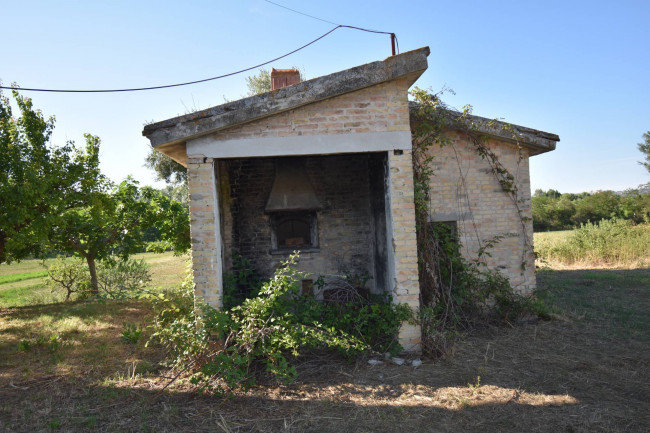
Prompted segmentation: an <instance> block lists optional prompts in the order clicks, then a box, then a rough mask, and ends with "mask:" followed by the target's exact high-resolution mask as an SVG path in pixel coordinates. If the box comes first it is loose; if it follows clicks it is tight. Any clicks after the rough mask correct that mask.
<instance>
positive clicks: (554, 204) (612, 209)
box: [532, 186, 650, 231]
mask: <svg viewBox="0 0 650 433" xmlns="http://www.w3.org/2000/svg"><path fill="white" fill-rule="evenodd" d="M532 209H533V229H534V230H535V231H549V230H567V229H572V228H576V227H579V226H580V225H582V224H585V223H587V222H598V221H601V220H603V219H612V218H621V219H626V220H630V221H632V222H634V223H636V224H639V223H643V222H650V187H649V186H645V187H640V188H638V189H629V190H626V191H624V192H621V193H618V192H614V191H598V192H594V193H588V192H583V193H580V194H571V193H565V194H562V193H560V192H559V191H556V190H554V189H549V190H548V191H544V190H541V189H538V190H536V191H535V193H534V194H533V197H532Z"/></svg>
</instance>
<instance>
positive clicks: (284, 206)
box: [264, 158, 322, 212]
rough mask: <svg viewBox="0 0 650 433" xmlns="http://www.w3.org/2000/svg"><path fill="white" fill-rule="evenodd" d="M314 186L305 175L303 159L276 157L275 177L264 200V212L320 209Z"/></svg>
mask: <svg viewBox="0 0 650 433" xmlns="http://www.w3.org/2000/svg"><path fill="white" fill-rule="evenodd" d="M321 207H322V206H321V203H320V201H319V200H318V197H316V192H315V191H314V187H313V186H312V184H311V181H310V180H309V176H307V171H306V170H305V164H304V160H301V159H298V158H282V159H278V160H277V161H276V164H275V179H274V180H273V187H272V188H271V194H269V199H268V201H267V202H266V208H265V209H264V210H265V211H266V212H287V211H306V210H317V209H320V208H321Z"/></svg>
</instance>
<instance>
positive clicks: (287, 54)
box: [0, 26, 344, 93]
mask: <svg viewBox="0 0 650 433" xmlns="http://www.w3.org/2000/svg"><path fill="white" fill-rule="evenodd" d="M341 27H344V26H336V27H334V28H333V29H332V30H330V31H329V32H327V33H324V34H323V35H321V36H319V37H317V38H316V39H314V40H313V41H311V42H309V43H307V44H305V45H303V46H302V47H300V48H296V49H295V50H293V51H290V52H288V53H286V54H283V55H281V56H280V57H276V58H275V59H272V60H268V61H266V62H264V63H260V64H259V65H255V66H251V67H249V68H246V69H241V70H239V71H235V72H230V73H228V74H223V75H218V76H216V77H211V78H204V79H202V80H195V81H187V82H185V83H177V84H166V85H163V86H151V87H134V88H130V89H102V90H69V89H38V88H29V87H19V88H16V89H15V90H20V91H29V92H51V93H116V92H138V91H142V90H157V89H168V88H170V87H181V86H189V85H190V84H198V83H205V82H206V81H213V80H218V79H220V78H226V77H230V76H233V75H237V74H241V73H242V72H248V71H251V70H253V69H257V68H259V67H262V66H265V65H268V64H269V63H272V62H275V61H276V60H280V59H284V58H285V57H287V56H290V55H291V54H294V53H297V52H298V51H300V50H302V49H305V48H307V47H308V46H310V45H311V44H313V43H316V42H318V41H320V40H321V39H323V38H324V37H325V36H327V35H329V34H330V33H332V32H333V31H335V30H337V29H339V28H341ZM0 89H10V90H11V89H14V88H13V87H10V86H0Z"/></svg>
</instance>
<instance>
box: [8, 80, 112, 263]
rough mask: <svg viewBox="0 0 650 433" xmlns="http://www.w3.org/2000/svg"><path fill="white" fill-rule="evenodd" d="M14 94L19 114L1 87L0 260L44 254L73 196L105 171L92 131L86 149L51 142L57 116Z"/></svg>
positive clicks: (72, 144)
mask: <svg viewBox="0 0 650 433" xmlns="http://www.w3.org/2000/svg"><path fill="white" fill-rule="evenodd" d="M12 93H13V97H14V100H15V102H16V105H17V107H18V110H19V115H17V116H14V114H13V112H12V107H11V104H10V100H9V98H6V97H4V96H3V95H2V93H1V92H0V155H1V157H0V263H1V262H11V261H14V260H20V259H23V258H25V257H28V256H30V255H36V256H39V255H41V254H43V253H44V252H45V251H46V244H47V240H48V235H49V232H50V229H51V227H52V226H53V225H55V224H57V223H58V221H59V220H60V218H61V214H62V213H63V212H65V210H66V209H67V208H69V207H70V206H74V205H75V204H74V203H73V202H70V201H69V200H68V197H70V196H71V194H72V193H73V192H75V191H77V190H79V188H82V187H84V186H85V185H89V184H92V183H93V182H94V179H95V178H97V176H99V159H98V157H97V153H96V152H97V151H98V148H96V147H95V146H94V142H93V138H92V137H91V136H87V137H86V140H87V143H86V149H85V150H78V149H76V148H75V146H74V143H72V142H68V143H66V144H65V145H64V146H61V147H55V146H53V145H51V144H50V137H51V135H52V131H53V129H54V117H49V118H45V117H44V116H43V114H42V113H41V111H40V110H36V109H34V107H33V105H32V101H31V99H29V98H25V97H22V96H21V95H20V94H19V93H18V92H17V91H16V90H14V91H13V92H12Z"/></svg>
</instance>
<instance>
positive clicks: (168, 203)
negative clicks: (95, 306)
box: [48, 142, 190, 294]
mask: <svg viewBox="0 0 650 433" xmlns="http://www.w3.org/2000/svg"><path fill="white" fill-rule="evenodd" d="M97 144H99V142H97ZM76 195H77V197H75V198H73V200H72V201H73V202H74V203H76V205H75V206H70V207H69V208H68V209H67V210H66V211H65V212H64V214H63V215H62V216H61V218H60V219H59V220H58V221H57V224H56V225H54V226H53V227H52V230H51V231H50V236H49V239H48V242H49V245H50V247H51V248H53V249H56V250H58V251H64V252H67V253H70V254H73V255H77V256H80V257H83V258H84V259H85V260H86V263H87V264H88V269H89V272H90V282H91V293H93V294H97V293H98V291H99V286H98V280H97V268H96V262H97V261H98V260H102V261H111V260H112V256H114V255H116V256H118V257H119V258H121V259H122V260H126V259H128V257H129V256H130V255H132V254H134V253H137V252H141V251H142V250H143V249H144V248H145V247H146V244H147V237H146V233H147V231H148V230H149V229H151V228H156V229H157V230H158V232H159V233H160V237H161V240H162V242H161V243H158V244H157V245H158V248H157V249H158V250H164V249H166V248H168V247H172V248H173V249H174V250H175V251H178V252H183V251H186V250H187V249H188V248H189V246H190V241H189V240H190V237H189V216H188V213H187V208H186V207H185V206H183V205H182V204H181V203H179V202H177V201H174V200H171V199H169V198H168V197H166V196H165V195H164V194H162V193H161V192H160V191H157V190H155V189H153V188H150V187H145V188H139V187H138V183H137V182H136V181H134V180H133V179H131V178H129V179H127V180H125V181H123V182H122V183H120V184H119V185H117V186H114V185H111V184H110V183H109V182H107V181H105V180H103V179H101V178H98V180H97V182H95V183H94V184H91V185H88V186H87V187H86V188H83V189H82V190H80V191H78V192H77V194H76Z"/></svg>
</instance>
